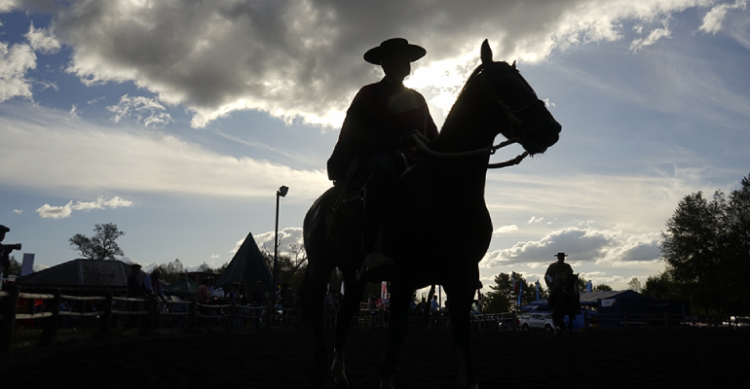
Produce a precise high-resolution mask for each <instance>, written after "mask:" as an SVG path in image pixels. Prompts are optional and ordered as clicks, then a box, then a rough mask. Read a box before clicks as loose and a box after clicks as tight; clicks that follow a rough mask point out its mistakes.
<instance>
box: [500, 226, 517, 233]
mask: <svg viewBox="0 0 750 389" xmlns="http://www.w3.org/2000/svg"><path fill="white" fill-rule="evenodd" d="M513 231H518V226H516V225H515V224H511V225H509V226H502V227H500V228H498V229H496V230H495V234H505V233H508V232H513Z"/></svg>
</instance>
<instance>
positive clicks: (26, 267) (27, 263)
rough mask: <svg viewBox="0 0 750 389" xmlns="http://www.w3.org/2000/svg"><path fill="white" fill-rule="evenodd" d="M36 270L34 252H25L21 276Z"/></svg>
mask: <svg viewBox="0 0 750 389" xmlns="http://www.w3.org/2000/svg"><path fill="white" fill-rule="evenodd" d="M33 272H34V254H26V253H24V254H23V264H22V265H21V276H22V277H23V276H25V275H27V274H31V273H33Z"/></svg>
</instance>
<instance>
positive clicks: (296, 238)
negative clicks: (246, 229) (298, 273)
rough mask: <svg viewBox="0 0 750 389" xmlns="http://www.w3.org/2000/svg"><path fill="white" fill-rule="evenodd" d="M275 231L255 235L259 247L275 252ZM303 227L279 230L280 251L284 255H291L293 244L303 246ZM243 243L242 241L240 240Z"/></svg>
mask: <svg viewBox="0 0 750 389" xmlns="http://www.w3.org/2000/svg"><path fill="white" fill-rule="evenodd" d="M274 235H275V232H274V231H268V232H264V233H261V234H258V235H253V237H254V238H255V243H256V244H257V245H258V247H259V248H260V249H261V250H262V249H264V248H265V249H266V250H268V251H270V252H273V240H274ZM303 242H304V241H303V238H302V228H299V227H287V228H284V229H282V230H280V231H279V253H280V254H283V255H290V254H291V252H290V251H289V248H290V246H291V245H297V246H301V245H302V244H303ZM240 243H241V242H240Z"/></svg>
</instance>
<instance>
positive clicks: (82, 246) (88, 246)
mask: <svg viewBox="0 0 750 389" xmlns="http://www.w3.org/2000/svg"><path fill="white" fill-rule="evenodd" d="M123 235H125V232H123V231H120V230H118V229H117V225H116V224H114V223H107V224H97V225H96V226H95V227H94V236H92V237H91V238H89V237H87V236H85V235H83V234H75V235H74V236H73V237H72V238H70V239H69V240H68V241H69V242H70V245H71V246H73V249H74V250H76V251H78V252H80V253H81V255H82V256H83V257H84V258H88V259H95V260H99V261H102V260H115V259H117V257H116V255H123V252H122V250H121V249H120V246H119V245H117V242H116V240H117V238H119V237H121V236H123Z"/></svg>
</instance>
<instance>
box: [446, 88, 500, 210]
mask: <svg viewBox="0 0 750 389" xmlns="http://www.w3.org/2000/svg"><path fill="white" fill-rule="evenodd" d="M493 108H496V107H494V106H492V105H491V102H490V101H489V99H487V98H486V96H485V95H484V93H483V91H482V90H479V85H478V84H475V85H473V88H469V89H467V90H466V91H464V92H463V93H462V94H461V96H459V99H458V100H457V101H456V103H455V104H454V106H453V109H452V110H451V114H450V115H448V118H447V119H446V121H445V124H444V125H443V128H442V129H441V130H440V136H438V138H437V139H436V140H435V142H434V144H433V148H434V149H435V150H436V151H438V152H442V153H458V152H467V151H474V150H481V149H485V148H487V147H488V146H491V145H492V143H493V141H494V139H495V136H496V135H497V134H498V131H499V130H502V128H497V123H495V124H494V126H495V127H494V128H493V123H492V122H490V120H491V117H492V115H491V114H489V112H491V111H490V110H492V109H493ZM501 122H502V123H503V124H502V125H505V124H504V121H501ZM489 159H490V156H489V155H481V156H476V157H465V158H449V159H445V160H444V161H442V165H443V167H444V168H445V171H446V174H450V173H451V172H452V173H453V175H454V176H455V177H454V181H453V182H456V181H458V182H465V183H467V184H469V185H471V186H476V187H481V191H482V195H484V183H485V180H486V175H487V164H488V163H489Z"/></svg>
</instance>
